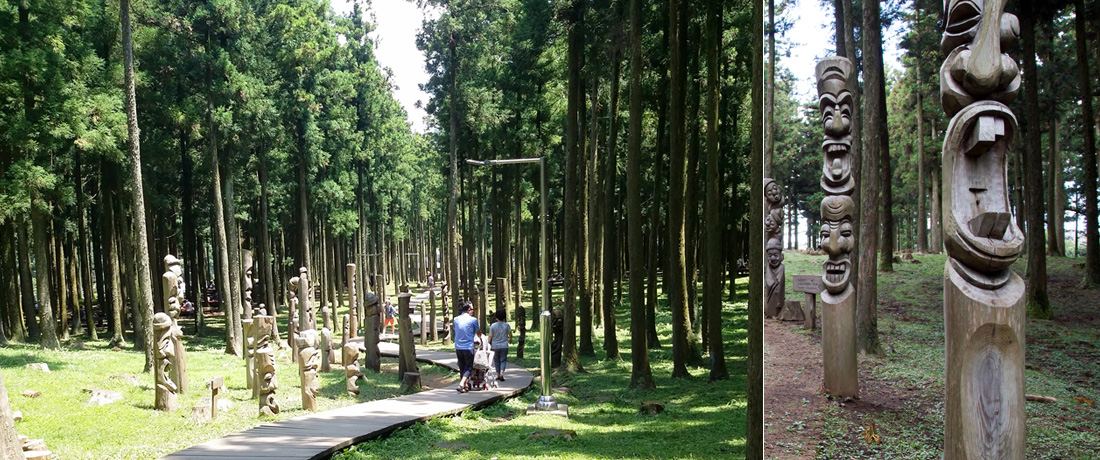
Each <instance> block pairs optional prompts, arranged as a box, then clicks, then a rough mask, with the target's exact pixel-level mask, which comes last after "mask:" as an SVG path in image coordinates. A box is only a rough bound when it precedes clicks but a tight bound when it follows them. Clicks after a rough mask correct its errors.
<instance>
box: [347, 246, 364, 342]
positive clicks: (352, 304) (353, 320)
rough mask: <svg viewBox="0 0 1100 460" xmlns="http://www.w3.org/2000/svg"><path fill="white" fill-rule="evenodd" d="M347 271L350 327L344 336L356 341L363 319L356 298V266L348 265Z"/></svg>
mask: <svg viewBox="0 0 1100 460" xmlns="http://www.w3.org/2000/svg"><path fill="white" fill-rule="evenodd" d="M345 270H347V280H348V320H349V321H350V323H348V324H349V325H350V326H349V328H348V330H347V332H344V336H345V337H346V339H354V338H355V335H356V334H358V333H359V331H358V329H359V318H361V315H360V314H359V311H358V303H357V302H356V300H357V299H356V298H355V297H356V292H357V291H356V289H355V288H356V286H355V264H348V265H347V266H346V267H345ZM348 334H351V335H348ZM346 339H345V340H346Z"/></svg>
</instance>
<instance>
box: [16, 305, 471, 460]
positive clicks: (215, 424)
mask: <svg viewBox="0 0 1100 460" xmlns="http://www.w3.org/2000/svg"><path fill="white" fill-rule="evenodd" d="M414 292H416V290H415V289H414ZM345 310H346V304H345V306H344V307H342V308H341V311H340V312H339V313H341V314H342V313H344V312H345ZM281 313H282V314H281V315H280V316H279V330H280V331H282V332H283V338H284V339H285V331H286V330H287V329H286V321H287V319H286V312H285V310H284V311H283V312H281ZM337 317H339V316H337ZM205 319H206V325H205V329H204V334H203V335H201V336H196V335H194V331H195V328H194V320H192V319H184V320H182V321H181V327H182V328H183V330H184V337H183V341H184V344H185V346H186V349H187V355H186V356H187V371H188V387H189V388H188V391H187V392H186V393H185V394H181V395H179V402H180V408H179V409H178V410H176V411H174V412H161V411H156V410H154V409H153V399H154V385H153V383H154V382H153V380H154V377H153V375H152V374H151V373H142V372H141V371H142V367H143V365H144V362H145V358H144V356H145V355H144V353H143V352H141V351H137V350H135V349H134V348H133V345H132V344H133V342H132V338H129V337H128V340H131V341H130V342H129V345H125V346H122V347H120V348H118V349H113V348H112V347H111V346H110V345H109V343H108V340H107V338H109V336H108V335H107V334H105V331H103V330H102V329H101V330H100V337H107V338H104V339H102V340H97V341H92V340H88V339H87V337H86V336H84V335H79V336H74V337H72V338H71V339H70V340H68V341H64V342H62V348H61V349H59V350H42V349H41V348H39V346H38V345H37V344H20V343H12V344H9V345H8V346H6V347H0V367H2V368H3V379H4V386H5V387H6V389H7V393H8V398H9V400H10V402H11V406H12V409H13V410H16V411H20V412H22V414H23V419H22V420H20V421H17V422H15V428H16V431H17V432H19V433H20V434H23V435H26V436H29V437H30V438H32V439H36V438H37V439H43V440H45V443H46V447H47V448H48V449H49V450H50V451H52V452H53V453H54V458H63V459H96V460H100V459H151V458H157V457H159V456H161V455H165V454H168V453H171V452H175V451H178V450H181V449H184V448H186V447H189V446H191V445H194V444H198V443H202V442H205V441H208V440H211V439H214V438H218V437H221V436H225V435H227V434H230V433H236V432H239V431H244V430H246V429H249V428H252V427H254V426H257V425H259V424H261V423H264V422H270V421H277V420H284V419H288V418H293V417H297V416H300V415H305V414H307V413H308V412H306V411H305V410H303V409H302V406H301V381H300V378H299V377H298V365H297V364H295V363H292V362H291V361H290V356H289V350H279V351H277V352H276V378H277V382H278V390H277V391H276V399H277V401H278V403H279V406H280V408H281V411H280V412H279V414H278V415H276V416H275V417H258V416H257V414H258V409H259V406H258V402H257V400H256V399H255V398H253V397H252V390H250V389H248V388H247V387H246V383H245V368H244V362H243V360H242V359H241V358H238V357H235V356H233V355H229V354H226V353H225V333H224V330H225V326H224V316H223V315H221V314H213V315H207V316H206V318H205ZM334 340H335V341H336V348H339V340H340V339H339V336H338V335H337V337H335V338H334ZM31 363H46V365H48V366H49V370H50V371H49V373H45V372H43V371H41V370H35V369H32V368H30V367H28V366H27V365H28V364H31ZM397 367H398V366H397V358H383V362H382V372H379V373H373V372H367V373H365V380H361V381H360V384H359V386H360V394H359V396H349V395H348V394H347V392H346V385H345V377H344V370H343V368H342V366H340V365H339V364H335V363H334V364H333V366H332V371H331V372H319V373H318V375H319V380H320V386H321V391H320V393H319V394H318V396H317V403H318V407H319V410H321V411H324V410H331V409H336V408H339V407H344V406H348V405H352V404H358V403H361V402H365V401H371V400H376V399H384V398H391V397H394V396H399V395H401V394H402V393H401V390H400V381H399V380H398V377H397ZM421 374H422V375H421V378H422V379H423V383H424V389H429V388H439V387H445V386H447V385H450V384H452V383H454V382H455V381H457V375H456V374H455V373H454V372H452V371H450V370H449V369H446V368H443V367H439V366H422V367H421ZM217 376H221V377H224V379H225V386H226V389H227V392H226V393H223V394H222V395H221V396H220V399H221V400H223V401H228V402H230V403H231V406H230V407H229V408H228V409H226V410H222V411H220V412H219V414H218V417H217V419H215V420H213V421H209V422H205V423H198V422H195V421H193V420H191V419H190V415H191V408H192V406H194V405H196V404H198V403H199V402H200V399H201V398H204V397H205V398H209V397H210V390H209V388H208V386H207V382H209V380H210V379H211V378H214V377H217ZM92 388H95V389H105V390H111V391H117V392H119V393H121V395H122V398H123V399H122V400H120V401H117V402H114V403H111V404H107V405H102V406H100V405H94V404H88V403H87V401H88V400H89V397H90V396H91V395H90V393H88V392H86V391H84V390H85V389H92ZM35 392H37V393H38V396H33V397H32V396H31V395H33V394H34V393H35ZM25 393H26V395H25ZM207 400H208V399H207ZM207 404H209V403H207Z"/></svg>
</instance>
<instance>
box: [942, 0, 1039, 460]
mask: <svg viewBox="0 0 1100 460" xmlns="http://www.w3.org/2000/svg"><path fill="white" fill-rule="evenodd" d="M944 7H945V9H946V11H945V16H944V18H945V19H944V24H945V28H944V32H943V38H942V40H941V42H940V46H941V48H942V50H943V52H944V53H945V54H947V59H946V60H945V61H944V62H943V66H941V67H940V99H941V101H942V102H943V109H944V111H945V112H947V115H948V116H949V117H951V122H950V123H949V124H948V125H947V132H946V133H945V135H944V142H943V209H944V219H943V236H944V245H945V246H946V247H947V254H948V256H949V257H948V259H947V263H946V264H945V266H944V280H943V310H944V329H945V330H946V355H947V357H946V358H947V366H946V367H947V386H946V391H947V395H946V405H945V408H944V415H945V427H944V458H945V459H948V460H951V459H970V458H1000V459H1022V458H1024V455H1025V452H1024V435H1025V427H1024V325H1025V319H1026V318H1025V315H1026V313H1025V309H1024V281H1023V279H1022V278H1020V276H1019V275H1017V274H1015V273H1013V272H1012V271H1011V270H1010V269H1009V266H1010V265H1012V263H1013V262H1014V261H1015V260H1016V258H1017V257H1018V256H1019V255H1020V251H1021V250H1022V249H1023V246H1024V235H1023V233H1022V232H1021V231H1020V229H1019V228H1018V227H1017V226H1016V224H1015V220H1014V219H1013V218H1012V207H1011V204H1010V203H1009V200H1008V185H1007V184H1008V181H1007V177H1008V156H1009V155H1010V154H1011V153H1012V143H1013V140H1014V138H1015V136H1016V129H1017V123H1016V117H1015V115H1013V114H1012V111H1011V110H1009V108H1008V107H1007V106H1006V104H1008V103H1009V102H1011V101H1012V100H1013V99H1014V98H1015V97H1016V93H1017V92H1018V91H1019V89H1020V72H1019V69H1018V68H1017V67H1016V62H1015V61H1013V59H1012V58H1011V57H1010V56H1009V55H1008V54H1007V53H1005V52H1004V50H1005V49H1007V48H1009V47H1011V46H1012V45H1013V43H1014V42H1015V41H1016V39H1017V36H1018V34H1019V31H1020V25H1019V21H1018V20H1017V19H1016V16H1015V15H1013V14H1010V13H1005V12H1004V8H1005V1H1004V0H984V1H979V0H948V1H945V2H944ZM1039 237H1040V238H1041V237H1042V235H1039Z"/></svg>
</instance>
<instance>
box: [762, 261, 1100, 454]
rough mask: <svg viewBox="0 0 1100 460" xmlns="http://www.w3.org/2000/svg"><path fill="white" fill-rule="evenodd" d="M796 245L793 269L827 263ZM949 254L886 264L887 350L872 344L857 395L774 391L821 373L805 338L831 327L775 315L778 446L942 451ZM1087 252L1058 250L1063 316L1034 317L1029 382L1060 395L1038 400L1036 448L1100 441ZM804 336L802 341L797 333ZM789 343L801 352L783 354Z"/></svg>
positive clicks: (1036, 390) (882, 292)
mask: <svg viewBox="0 0 1100 460" xmlns="http://www.w3.org/2000/svg"><path fill="white" fill-rule="evenodd" d="M785 256H786V261H785V263H786V271H787V273H788V274H796V273H797V274H814V273H821V262H822V261H823V260H824V259H825V257H824V256H813V255H806V254H802V253H798V252H787V253H785ZM945 260H946V259H945V256H943V255H916V256H915V260H914V261H905V260H902V261H901V262H900V263H897V262H896V263H895V265H894V267H895V271H894V272H892V273H883V272H880V273H879V285H878V286H879V310H878V312H879V336H880V338H881V340H882V345H883V353H882V354H881V355H880V356H874V355H861V356H860V358H859V359H860V362H859V379H860V397H859V398H858V399H856V400H853V401H836V400H829V399H828V398H826V397H825V395H824V394H823V392H822V391H821V385H820V380H818V384H817V385H805V386H803V387H802V389H801V392H800V393H799V392H796V393H792V396H793V397H795V398H798V397H799V395H802V396H801V397H802V398H804V399H799V400H798V401H784V399H785V397H784V395H783V393H781V392H780V393H773V391H782V389H784V388H789V387H790V386H791V385H790V383H789V381H790V380H791V379H793V378H808V377H799V376H800V375H814V376H817V378H818V379H820V375H821V361H820V357H819V356H820V353H816V356H817V357H814V358H808V357H809V356H811V354H810V353H807V351H806V350H805V346H810V347H812V348H815V349H817V350H820V344H821V334H820V331H815V332H814V333H813V334H810V333H808V332H805V331H803V330H802V329H801V324H795V323H785V324H782V323H778V322H776V321H774V320H765V323H766V324H767V326H766V328H765V344H766V345H765V350H766V353H773V354H770V355H766V356H765V371H764V372H765V374H764V375H765V377H764V379H765V381H764V388H765V417H766V418H767V420H766V421H765V424H766V427H767V431H766V435H765V436H766V438H765V445H766V446H767V452H768V458H822V459H841V458H845V459H846V458H899V459H900V458H905V459H910V458H912V459H918V458H920V459H938V458H940V457H941V456H942V454H943V421H944V414H943V411H944V404H943V394H944V340H943V330H944V329H943V300H942V299H943V281H942V277H943V265H944V262H945ZM1080 262H1081V259H1066V258H1048V264H1047V267H1048V268H1047V274H1048V283H1049V285H1048V288H1049V290H1050V300H1051V304H1052V307H1053V310H1054V315H1055V317H1054V319H1052V320H1034V319H1029V320H1028V322H1027V329H1026V334H1027V348H1026V358H1025V364H1026V368H1027V371H1026V374H1025V391H1026V392H1027V393H1028V394H1036V395H1043V396H1051V397H1055V398H1057V400H1058V401H1057V402H1055V403H1039V402H1028V403H1027V409H1026V410H1027V427H1028V432H1027V433H1028V434H1027V455H1026V457H1027V458H1043V459H1086V458H1095V455H1096V452H1097V451H1100V428H1098V427H1097V426H1096V424H1095V421H1096V420H1097V419H1098V418H1100V408H1098V407H1097V405H1096V401H1097V400H1098V399H1100V380H1098V379H1097V377H1098V375H1097V374H1098V373H1100V368H1098V367H1097V363H1100V315H1098V314H1097V311H1096V306H1097V305H1100V289H1089V290H1083V289H1081V287H1080V284H1081V279H1082V278H1083V275H1084V273H1083V272H1084V271H1083V268H1082V267H1080V266H1079V264H1080ZM1025 267H1026V259H1020V260H1019V261H1018V262H1017V263H1016V264H1015V265H1013V267H1012V268H1013V270H1014V271H1016V272H1017V273H1019V274H1021V275H1023V274H1024V270H1025ZM796 295H797V297H794V296H796ZM787 298H788V299H798V298H801V293H795V292H793V290H792V289H791V286H789V285H788V291H787ZM776 330H778V331H777V332H776ZM773 335H775V336H776V337H775V338H773ZM773 340H774V341H773ZM797 340H801V341H802V345H792V344H791V342H792V341H797ZM773 343H774V344H776V345H775V346H776V348H777V349H775V350H772V349H771V348H772V347H773V345H772V344H773ZM779 347H782V350H779V349H778V348H779ZM784 350H789V351H790V352H791V353H792V354H795V355H798V354H799V353H801V355H800V356H797V357H788V358H785V359H778V360H775V359H772V356H773V355H774V354H775V353H783V351H784ZM790 362H795V363H799V362H800V363H803V367H801V368H799V367H796V366H793V365H790V364H789V363H790ZM781 382H786V383H781ZM808 389H812V391H811V390H808ZM807 393H809V396H806V394H807ZM786 407H795V408H797V409H798V410H787V409H785V408H786Z"/></svg>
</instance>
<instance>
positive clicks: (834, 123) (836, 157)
mask: <svg viewBox="0 0 1100 460" xmlns="http://www.w3.org/2000/svg"><path fill="white" fill-rule="evenodd" d="M816 75H817V94H818V107H819V108H820V109H821V122H822V124H823V125H824V127H825V141H824V142H822V144H821V151H822V153H824V155H825V163H824V165H823V166H822V169H821V188H822V189H824V190H825V193H826V194H830V195H850V194H851V193H852V190H853V189H854V188H855V178H853V177H852V159H851V155H849V152H851V150H852V108H853V102H854V99H853V97H852V92H851V90H849V88H848V78H849V77H850V76H851V75H852V63H851V61H849V60H847V59H845V58H841V57H832V58H826V59H823V60H821V61H820V62H818V63H817V69H816Z"/></svg>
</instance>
